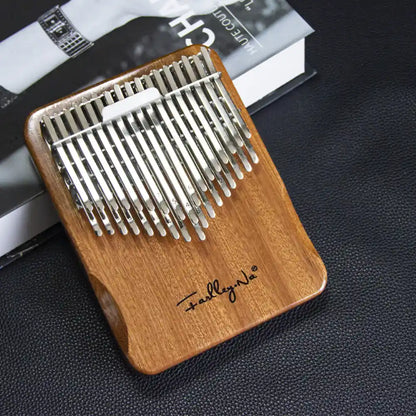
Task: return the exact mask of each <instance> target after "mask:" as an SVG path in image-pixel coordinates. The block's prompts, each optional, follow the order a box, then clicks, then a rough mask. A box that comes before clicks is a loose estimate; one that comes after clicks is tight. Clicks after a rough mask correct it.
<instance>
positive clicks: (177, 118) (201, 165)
mask: <svg viewBox="0 0 416 416" xmlns="http://www.w3.org/2000/svg"><path fill="white" fill-rule="evenodd" d="M151 75H152V76H153V78H154V80H155V81H154V82H153V79H152V78H151V77H150V76H144V77H143V78H144V81H145V83H146V86H147V87H152V86H156V87H157V88H158V89H159V91H160V92H161V93H162V94H163V95H166V94H167V93H168V89H167V86H166V85H165V81H164V80H163V78H162V76H161V75H160V73H159V71H156V70H153V71H152V72H151ZM161 105H162V106H163V105H166V106H167V108H168V110H169V111H170V113H171V115H172V116H173V120H174V122H175V123H176V124H177V125H178V126H179V129H180V131H181V133H182V134H183V137H184V138H185V140H186V143H187V144H188V146H189V147H190V152H189V156H190V158H191V159H193V160H194V164H195V167H196V168H197V169H198V171H199V172H200V177H201V179H202V180H203V182H204V187H202V186H201V187H200V188H198V192H199V196H200V198H201V201H202V203H203V204H204V206H205V209H206V210H207V212H208V215H209V216H210V217H211V218H214V217H215V212H214V209H213V208H212V206H211V204H210V202H209V200H208V198H207V197H206V196H205V191H206V190H207V189H209V191H210V192H211V194H212V196H213V197H214V200H215V202H216V203H217V205H218V206H221V205H222V200H221V198H220V196H219V195H218V192H217V190H216V189H215V188H214V186H213V185H212V184H211V181H212V180H214V179H215V176H214V174H213V173H212V170H211V169H210V167H209V166H208V163H207V161H206V160H205V157H204V156H203V155H202V153H201V151H200V150H199V147H198V146H197V144H196V143H195V140H194V138H193V136H192V135H191V133H190V130H189V129H188V127H187V126H186V125H185V123H184V121H183V120H182V117H181V115H180V114H179V111H178V109H177V108H176V106H175V103H174V102H173V99H172V97H170V96H168V97H165V99H164V100H162V104H161ZM182 114H183V113H182ZM166 116H167V118H170V116H169V114H167V113H166Z"/></svg>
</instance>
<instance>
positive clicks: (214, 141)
mask: <svg viewBox="0 0 416 416" xmlns="http://www.w3.org/2000/svg"><path fill="white" fill-rule="evenodd" d="M172 69H173V72H174V73H175V75H176V76H177V78H178V81H179V85H180V86H181V87H186V85H187V84H188V81H187V80H186V78H185V75H184V73H183V71H182V68H181V66H180V65H179V63H178V62H172ZM179 93H184V94H185V96H186V98H187V99H188V101H189V103H190V105H191V107H192V110H193V111H194V113H195V115H196V116H197V118H198V119H199V122H200V123H201V125H202V127H203V129H204V130H205V133H206V135H207V137H208V139H209V142H210V143H211V146H212V148H213V149H214V150H215V152H216V154H217V155H218V157H219V159H220V160H221V161H222V162H223V163H225V164H226V163H228V162H229V159H228V156H227V153H226V152H225V150H224V148H223V147H222V145H221V142H220V140H219V139H218V137H217V135H216V134H215V132H214V130H213V129H212V127H211V125H210V123H209V122H210V120H209V119H207V118H206V117H205V115H204V113H203V112H202V111H201V109H200V107H199V105H198V103H197V101H196V100H195V97H194V95H193V94H192V90H191V88H189V90H182V91H180V92H179Z"/></svg>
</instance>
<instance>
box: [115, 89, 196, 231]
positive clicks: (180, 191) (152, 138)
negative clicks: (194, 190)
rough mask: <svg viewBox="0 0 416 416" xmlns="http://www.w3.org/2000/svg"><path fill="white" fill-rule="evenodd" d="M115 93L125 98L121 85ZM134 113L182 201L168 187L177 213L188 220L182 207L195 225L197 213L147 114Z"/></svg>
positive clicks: (174, 190)
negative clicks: (171, 165)
mask: <svg viewBox="0 0 416 416" xmlns="http://www.w3.org/2000/svg"><path fill="white" fill-rule="evenodd" d="M114 91H115V93H116V94H117V93H118V94H121V95H120V96H121V97H123V92H122V90H121V88H120V86H119V85H115V86H114ZM126 94H128V92H127V91H126ZM132 113H133V114H135V115H136V116H137V119H138V121H139V123H140V125H141V126H142V127H143V130H144V132H145V134H146V136H147V137H148V139H149V141H150V143H151V145H152V148H153V149H154V151H155V153H156V155H157V158H158V160H159V162H160V164H161V167H162V169H163V171H164V172H165V175H166V177H167V179H168V181H169V182H170V185H171V186H172V190H173V192H174V193H175V194H176V195H177V196H178V198H179V200H180V204H179V203H178V202H177V199H176V197H175V196H174V193H173V192H172V190H171V188H169V187H168V191H169V192H170V193H171V197H170V198H169V199H170V200H172V201H174V203H175V204H177V205H176V209H175V211H176V212H177V214H178V216H179V218H180V219H182V220H184V219H185V218H186V217H185V215H184V214H183V211H182V209H180V210H179V208H181V206H182V208H183V209H184V210H185V212H186V214H187V215H188V217H189V219H190V220H191V221H192V222H193V223H196V222H198V217H197V216H196V214H195V212H194V211H193V208H192V205H191V203H190V202H189V200H188V198H187V196H186V195H185V192H184V190H183V189H182V186H181V184H180V183H179V181H178V179H177V177H176V175H175V173H174V172H173V170H172V168H171V167H170V164H169V162H168V160H167V159H166V156H165V153H164V151H163V149H162V148H161V146H160V143H159V141H158V140H157V138H156V136H155V133H154V132H153V130H152V128H151V126H150V124H149V122H148V120H147V119H146V117H145V114H144V113H143V111H142V110H141V109H140V108H139V109H135V110H134V111H133V112H132ZM154 127H155V126H154ZM172 198H173V199H172Z"/></svg>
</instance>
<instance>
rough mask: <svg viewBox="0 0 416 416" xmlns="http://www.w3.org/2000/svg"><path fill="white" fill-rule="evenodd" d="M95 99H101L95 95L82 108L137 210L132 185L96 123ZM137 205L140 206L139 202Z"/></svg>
mask: <svg viewBox="0 0 416 416" xmlns="http://www.w3.org/2000/svg"><path fill="white" fill-rule="evenodd" d="M96 100H97V101H98V103H101V101H100V100H99V99H98V98H96V97H95V98H93V100H92V101H91V102H88V103H86V104H85V105H84V106H83V108H84V109H85V111H86V114H87V115H88V116H89V118H90V119H91V121H92V122H93V124H94V125H95V126H96V127H95V128H94V129H93V132H94V133H95V134H96V135H97V136H98V137H99V139H100V142H101V144H102V145H103V146H104V149H105V151H106V152H107V154H108V156H109V158H110V160H111V163H112V164H113V166H114V169H115V172H116V173H117V176H118V177H119V178H120V180H121V183H122V184H123V188H124V190H125V191H126V192H127V195H128V197H129V200H130V201H131V203H132V204H133V207H134V208H135V210H136V212H137V210H138V207H137V205H136V204H137V202H138V197H137V194H136V192H135V190H134V189H133V187H132V186H131V183H130V180H129V178H128V177H127V175H126V173H125V171H124V169H123V167H122V166H121V163H120V161H119V159H118V157H117V156H116V154H115V153H114V150H113V147H112V145H111V143H110V140H109V138H108V137H107V133H106V132H105V131H104V129H103V128H102V126H101V125H100V124H98V123H99V121H98V119H97V116H96V114H95V110H94V108H93V106H92V103H93V102H95V101H96ZM98 105H99V104H98ZM101 105H102V103H101ZM139 204H140V203H139ZM139 206H140V207H141V204H140V205H139ZM126 209H127V210H128V208H126ZM139 212H140V211H139ZM131 226H132V227H133V228H132V230H133V232H134V234H136V235H137V234H139V233H140V229H139V227H137V224H136V223H131Z"/></svg>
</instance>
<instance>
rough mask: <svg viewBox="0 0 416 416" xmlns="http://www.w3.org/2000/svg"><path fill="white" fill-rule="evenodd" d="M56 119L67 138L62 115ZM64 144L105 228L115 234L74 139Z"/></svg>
mask: <svg viewBox="0 0 416 416" xmlns="http://www.w3.org/2000/svg"><path fill="white" fill-rule="evenodd" d="M54 121H55V123H56V126H57V128H58V131H59V133H60V135H61V138H65V137H67V136H69V135H70V134H69V133H68V130H67V129H66V126H65V124H64V122H63V120H62V117H61V116H56V117H55V118H54ZM64 146H65V147H66V148H67V149H68V150H69V154H70V155H71V157H72V160H73V162H74V164H75V166H76V167H77V169H78V172H79V174H80V177H81V178H82V180H83V181H84V183H85V189H86V191H87V193H88V194H89V195H90V197H91V198H92V203H93V205H94V206H95V208H96V209H97V212H98V214H99V216H100V218H101V220H102V222H103V224H104V227H105V229H106V230H107V232H108V233H109V234H114V228H113V226H112V225H111V222H110V220H109V219H108V217H107V214H106V212H105V207H104V204H103V201H102V199H101V196H100V195H99V193H98V192H99V190H97V189H96V188H95V185H94V184H93V183H92V180H91V178H90V175H89V173H88V172H87V170H86V168H85V166H84V163H83V161H82V160H81V156H80V155H79V153H78V151H77V150H76V149H75V146H74V144H73V143H72V141H68V142H66V143H65V145H64Z"/></svg>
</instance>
